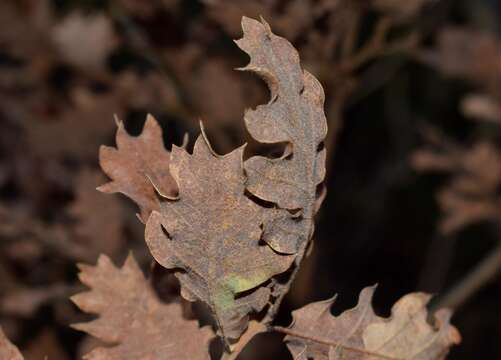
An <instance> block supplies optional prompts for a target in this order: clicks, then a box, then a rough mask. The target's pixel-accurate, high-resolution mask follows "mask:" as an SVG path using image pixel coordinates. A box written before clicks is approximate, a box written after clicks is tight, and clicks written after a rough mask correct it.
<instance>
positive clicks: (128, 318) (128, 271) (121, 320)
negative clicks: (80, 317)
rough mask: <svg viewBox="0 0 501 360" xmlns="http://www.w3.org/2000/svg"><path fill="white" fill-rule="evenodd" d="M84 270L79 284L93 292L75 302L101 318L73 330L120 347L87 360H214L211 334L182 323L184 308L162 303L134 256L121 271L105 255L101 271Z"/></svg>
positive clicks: (99, 350)
mask: <svg viewBox="0 0 501 360" xmlns="http://www.w3.org/2000/svg"><path fill="white" fill-rule="evenodd" d="M79 267H80V270H81V272H80V274H79V277H80V280H81V281H82V282H83V283H84V284H85V285H87V286H89V287H90V288H91V290H90V291H88V292H85V293H80V294H77V295H75V296H73V297H72V298H71V300H72V301H73V302H74V303H75V304H76V305H77V306H78V307H80V308H81V309H82V310H83V311H85V312H89V313H93V314H98V315H99V318H98V319H97V320H93V321H91V322H88V323H79V324H74V325H72V326H73V327H74V328H76V329H78V330H82V331H85V332H87V333H89V334H91V335H93V336H95V337H97V338H99V339H100V340H103V341H104V342H107V343H110V344H111V343H112V344H116V345H114V346H112V347H107V348H104V347H100V348H97V349H94V350H93V351H91V352H90V353H88V354H87V355H86V356H84V359H93V360H94V359H96V360H97V359H99V360H101V359H103V360H104V359H117V360H118V359H131V360H132V359H145V360H148V359H150V360H153V359H176V360H178V359H190V360H191V359H204V360H206V359H209V355H208V344H209V341H210V339H211V338H212V337H213V332H212V330H211V329H210V328H209V327H203V328H199V327H198V323H197V321H193V320H186V319H183V317H182V309H181V305H180V304H178V303H172V304H164V303H162V302H160V301H159V299H158V298H157V296H156V294H155V293H154V291H153V289H152V288H151V286H150V285H149V283H148V282H147V281H146V279H145V278H144V276H143V274H142V272H141V269H140V268H139V266H138V265H137V263H136V261H135V260H134V258H133V256H132V255H130V256H129V257H128V258H127V260H126V261H125V264H124V265H123V267H122V268H117V267H115V266H114V265H113V263H112V262H111V260H110V259H109V258H108V257H106V256H105V255H102V256H101V257H100V258H99V260H98V262H97V265H96V266H89V265H80V266H79Z"/></svg>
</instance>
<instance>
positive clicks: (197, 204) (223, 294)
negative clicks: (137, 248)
mask: <svg viewBox="0 0 501 360" xmlns="http://www.w3.org/2000/svg"><path fill="white" fill-rule="evenodd" d="M243 149H244V147H241V148H238V149H236V150H234V151H232V152H231V153H229V154H227V155H224V156H219V155H217V154H215V153H214V152H213V151H212V149H211V148H210V145H209V143H208V141H207V139H206V138H205V135H203V136H202V135H201V136H199V138H198V139H197V141H196V143H195V147H194V150H193V155H190V154H189V153H188V152H187V151H185V150H184V149H182V148H179V147H176V146H174V147H173V149H172V160H171V164H170V169H171V173H172V176H173V177H174V179H175V181H176V182H177V184H178V186H179V199H177V200H171V201H165V202H163V203H162V204H161V206H160V212H157V211H154V212H153V213H152V214H151V216H150V218H149V220H148V222H147V224H146V234H145V237H146V242H147V243H148V246H149V248H150V251H151V252H152V254H153V256H154V257H155V259H156V260H157V261H158V262H159V263H160V264H161V265H163V266H164V267H166V268H169V269H182V271H179V272H177V273H176V276H177V277H178V278H179V280H180V282H181V293H182V295H183V297H184V298H186V299H188V300H190V301H195V300H201V301H203V302H205V303H206V304H208V305H209V307H210V308H211V310H212V311H213V313H214V315H215V318H216V320H217V322H218V324H219V326H220V328H221V331H222V334H223V336H224V337H225V338H232V339H234V338H238V337H239V336H240V334H241V333H242V332H243V331H244V330H245V328H246V326H247V314H248V313H249V312H251V311H259V310H261V309H262V308H263V307H264V306H265V305H266V303H267V302H268V298H269V296H270V290H269V289H268V288H267V287H260V288H258V289H256V290H253V289H254V288H256V287H258V286H259V285H261V284H263V283H265V282H266V281H267V280H269V279H270V278H271V277H272V276H274V275H276V274H279V273H281V272H283V271H285V270H287V268H288V267H289V266H290V264H291V262H292V261H293V258H292V257H290V256H283V255H279V254H277V253H275V252H274V251H273V250H272V249H271V248H270V247H268V246H267V245H265V244H263V245H261V244H259V240H260V237H261V233H262V229H261V226H262V224H263V219H264V216H265V215H266V212H265V211H264V209H263V208H261V207H260V206H258V205H257V204H255V203H254V202H252V201H251V200H249V199H248V198H247V197H246V196H244V191H245V186H244V180H245V178H244V174H243V168H242V167H243V165H242V154H243ZM249 290H253V291H252V292H250V293H246V294H241V293H242V292H246V291H249ZM237 295H240V296H239V297H238V298H236V296H237Z"/></svg>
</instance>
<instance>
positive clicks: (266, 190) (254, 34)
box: [236, 17, 327, 251]
mask: <svg viewBox="0 0 501 360" xmlns="http://www.w3.org/2000/svg"><path fill="white" fill-rule="evenodd" d="M242 28H243V31H244V36H243V38H242V39H240V40H238V41H236V43H237V45H238V46H239V47H240V48H241V49H242V50H244V51H245V52H247V53H248V54H249V56H250V63H249V64H248V65H247V66H246V67H245V68H243V70H247V71H252V72H255V73H257V74H258V75H260V76H261V77H262V78H263V79H264V80H265V81H266V83H267V84H268V86H269V88H270V91H271V100H270V102H269V103H268V104H266V105H260V106H258V107H257V108H256V109H255V110H248V111H247V112H246V113H245V124H246V126H247V129H248V130H249V132H250V133H251V135H252V136H253V137H254V138H255V139H256V140H258V141H260V142H262V143H286V144H288V145H289V146H287V150H286V151H285V153H284V155H283V156H282V157H281V158H278V159H270V158H266V157H262V156H254V157H251V158H250V159H248V160H247V161H246V162H245V171H246V173H247V175H248V180H247V184H246V185H247V189H248V190H249V191H250V192H251V193H252V194H253V195H255V196H257V197H258V198H260V199H263V200H266V201H269V202H273V203H275V204H277V205H278V207H280V208H282V209H287V210H290V211H299V210H300V212H299V213H296V216H295V217H296V220H297V219H301V220H303V221H302V224H301V225H302V226H301V229H299V230H300V232H299V233H298V234H296V236H295V237H294V240H292V238H291V237H288V238H286V239H287V241H285V244H284V243H282V244H280V245H281V247H283V248H286V249H288V250H291V249H292V250H296V251H297V250H298V249H299V248H300V247H301V245H303V244H305V243H306V242H307V240H308V239H309V238H310V236H311V232H312V229H313V222H312V217H313V215H314V212H315V208H316V206H315V202H316V199H317V187H318V185H319V184H321V183H322V181H323V179H324V176H325V155H326V151H325V148H323V147H322V142H323V140H324V138H325V135H326V133H327V122H326V119H325V114H324V111H323V105H324V92H323V89H322V86H321V85H320V83H319V82H318V81H317V79H315V77H314V76H313V75H311V74H310V73H308V72H307V71H304V70H302V69H301V66H300V63H299V55H298V53H297V51H296V50H295V49H294V47H293V46H292V45H291V44H290V43H289V42H288V41H287V40H286V39H284V38H281V37H279V36H276V35H274V34H273V33H272V32H271V29H270V27H269V25H268V24H267V23H266V22H265V21H264V20H262V22H258V21H256V20H253V19H249V18H246V17H244V18H243V19H242ZM291 218H292V216H290V217H289V220H288V221H289V224H286V226H284V227H289V225H290V222H291V221H292V220H291ZM284 220H286V218H284ZM291 228H292V227H291ZM291 241H292V242H291ZM277 250H278V251H280V249H277Z"/></svg>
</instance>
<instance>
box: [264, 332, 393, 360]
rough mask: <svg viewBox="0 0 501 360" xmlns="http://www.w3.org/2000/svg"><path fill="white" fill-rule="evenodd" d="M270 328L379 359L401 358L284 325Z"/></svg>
mask: <svg viewBox="0 0 501 360" xmlns="http://www.w3.org/2000/svg"><path fill="white" fill-rule="evenodd" d="M270 330H271V331H275V332H279V333H282V334H286V335H289V336H293V337H298V338H301V339H305V340H309V341H313V342H316V343H318V344H323V345H327V346H335V347H339V348H343V349H346V350H349V351H354V352H358V353H363V354H367V355H370V356H376V357H379V358H381V359H386V360H403V359H401V358H396V357H393V356H388V355H384V354H378V353H375V352H373V351H370V350H365V349H359V348H356V347H352V346H348V345H344V344H340V343H337V342H335V341H332V340H325V339H322V338H319V337H316V336H311V335H306V334H303V333H300V332H296V331H294V330H291V329H288V328H284V327H281V326H274V327H272V328H270Z"/></svg>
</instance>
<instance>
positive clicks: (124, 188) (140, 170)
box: [98, 115, 177, 223]
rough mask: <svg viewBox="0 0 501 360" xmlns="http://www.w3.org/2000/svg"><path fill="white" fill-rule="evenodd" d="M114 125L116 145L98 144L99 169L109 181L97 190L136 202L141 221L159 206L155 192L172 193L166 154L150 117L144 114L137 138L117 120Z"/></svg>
mask: <svg viewBox="0 0 501 360" xmlns="http://www.w3.org/2000/svg"><path fill="white" fill-rule="evenodd" d="M117 125H118V130H117V135H116V143H117V148H113V147H110V146H101V149H100V151H99V163H100V165H101V168H102V169H103V171H104V172H105V173H106V175H108V176H109V177H110V178H111V179H112V181H111V182H109V183H107V184H104V185H102V186H100V187H99V188H98V190H99V191H102V192H105V193H116V192H120V193H123V194H124V195H126V196H128V197H129V198H131V199H132V200H133V201H135V202H136V203H137V204H138V205H139V207H140V209H141V215H140V219H141V220H142V221H143V222H144V223H145V222H146V221H147V220H148V216H149V215H150V213H151V212H152V211H153V210H158V209H159V204H160V202H159V200H158V197H157V194H156V193H158V194H160V195H161V196H164V197H174V196H176V193H177V187H176V184H175V182H174V180H173V179H172V176H171V175H170V173H169V162H170V153H169V151H167V150H166V149H165V147H164V144H163V140H162V129H161V128H160V126H159V125H158V123H157V122H156V120H155V119H154V118H153V116H151V115H148V117H147V119H146V122H145V124H144V128H143V132H142V133H141V135H140V136H138V137H134V136H131V135H129V134H127V131H126V130H125V128H124V125H123V123H122V122H121V121H118V122H117ZM152 183H154V184H155V186H153V185H152Z"/></svg>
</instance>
